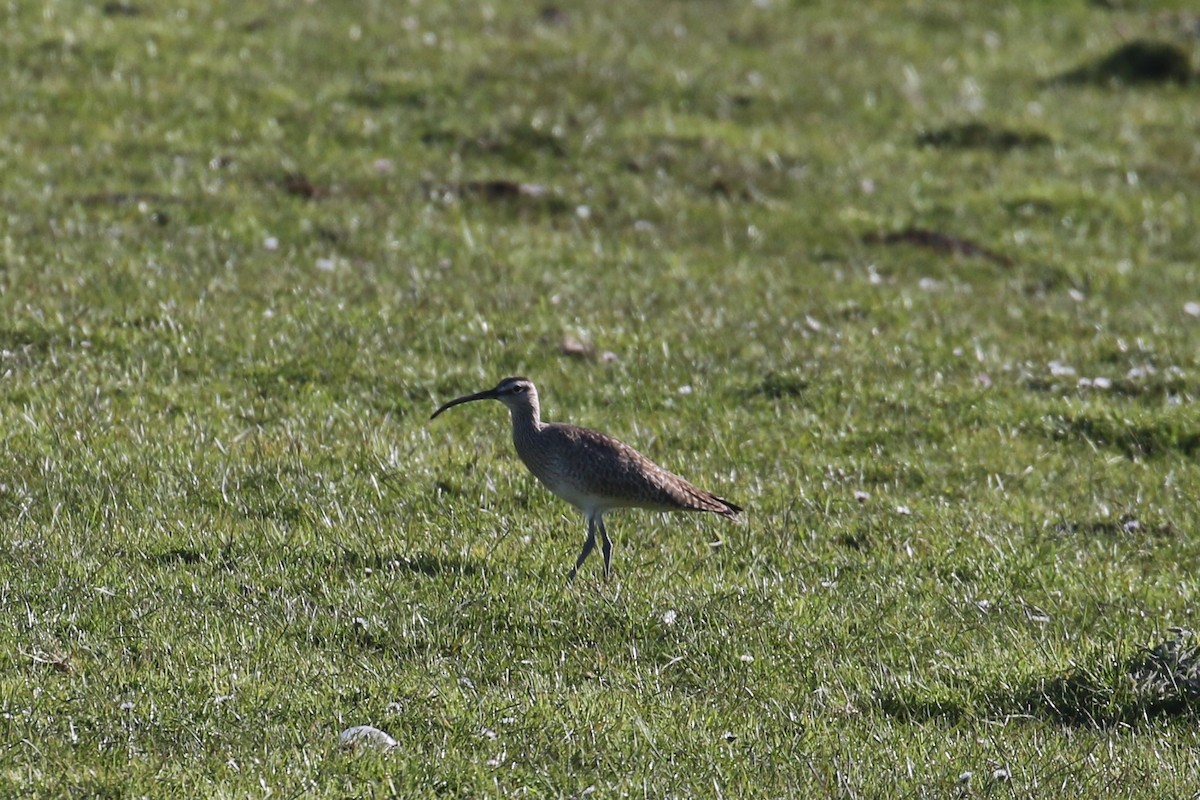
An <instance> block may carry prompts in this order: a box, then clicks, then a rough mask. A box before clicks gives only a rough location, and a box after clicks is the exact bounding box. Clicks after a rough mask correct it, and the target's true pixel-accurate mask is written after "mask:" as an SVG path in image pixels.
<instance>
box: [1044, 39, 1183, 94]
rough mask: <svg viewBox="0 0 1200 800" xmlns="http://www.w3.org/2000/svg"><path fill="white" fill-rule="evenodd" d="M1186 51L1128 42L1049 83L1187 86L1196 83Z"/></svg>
mask: <svg viewBox="0 0 1200 800" xmlns="http://www.w3.org/2000/svg"><path fill="white" fill-rule="evenodd" d="M1196 77H1197V76H1196V73H1195V72H1193V71H1192V63H1191V59H1190V58H1189V56H1188V53H1187V51H1186V50H1184V49H1183V48H1182V47H1180V46H1178V45H1175V44H1171V43H1169V42H1155V41H1150V40H1147V39H1137V40H1134V41H1132V42H1126V43H1125V44H1123V45H1121V46H1120V47H1118V48H1116V49H1115V50H1113V51H1112V52H1111V53H1109V54H1108V55H1106V56H1103V57H1101V58H1098V59H1096V60H1095V61H1091V62H1089V63H1086V64H1081V65H1080V66H1078V67H1076V68H1075V69H1072V70H1068V71H1067V72H1064V73H1062V74H1061V75H1058V76H1056V77H1054V78H1051V79H1050V80H1048V81H1047V82H1046V83H1047V84H1049V85H1051V86H1053V85H1056V84H1058V85H1080V84H1084V85H1087V84H1091V85H1100V86H1109V85H1118V86H1119V85H1140V86H1152V85H1156V84H1178V85H1183V84H1186V83H1190V82H1192V81H1195V80H1196Z"/></svg>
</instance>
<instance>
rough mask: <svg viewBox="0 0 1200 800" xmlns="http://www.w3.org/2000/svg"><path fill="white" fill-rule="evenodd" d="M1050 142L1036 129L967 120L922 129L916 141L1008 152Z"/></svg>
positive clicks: (939, 145)
mask: <svg viewBox="0 0 1200 800" xmlns="http://www.w3.org/2000/svg"><path fill="white" fill-rule="evenodd" d="M1051 143H1052V141H1051V139H1050V137H1049V136H1047V135H1046V134H1044V133H1041V132H1038V131H1017V130H1012V129H1009V128H997V127H994V126H992V125H988V124H986V123H983V122H967V123H964V124H961V125H948V126H946V127H944V128H934V129H931V130H923V131H921V132H920V133H919V134H917V144H918V145H920V146H921V147H933V148H937V149H948V150H991V151H993V152H997V153H1007V152H1008V151H1010V150H1017V149H1020V148H1030V147H1041V146H1043V145H1049V144H1051Z"/></svg>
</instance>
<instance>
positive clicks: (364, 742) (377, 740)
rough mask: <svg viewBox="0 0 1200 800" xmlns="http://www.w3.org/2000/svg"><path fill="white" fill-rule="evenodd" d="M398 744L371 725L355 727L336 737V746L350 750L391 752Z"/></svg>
mask: <svg viewBox="0 0 1200 800" xmlns="http://www.w3.org/2000/svg"><path fill="white" fill-rule="evenodd" d="M398 744H399V742H397V741H396V740H395V739H393V738H392V737H391V736H389V735H388V734H386V733H384V732H383V731H381V730H379V728H376V727H373V726H371V725H355V726H354V727H353V728H346V730H344V731H342V732H341V733H340V734H339V735H338V745H340V746H341V747H344V748H347V749H350V750H359V749H371V750H391V749H392V748H394V747H396V746H397V745H398Z"/></svg>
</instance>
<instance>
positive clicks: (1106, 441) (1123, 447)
mask: <svg viewBox="0 0 1200 800" xmlns="http://www.w3.org/2000/svg"><path fill="white" fill-rule="evenodd" d="M1047 427H1048V433H1049V434H1050V436H1051V438H1053V439H1055V440H1056V441H1069V440H1081V441H1084V442H1087V443H1088V444H1091V445H1094V446H1096V447H1111V448H1113V449H1116V450H1119V451H1120V452H1122V453H1124V454H1125V456H1126V457H1127V458H1131V459H1135V458H1152V457H1155V456H1166V455H1171V454H1173V453H1178V454H1180V455H1184V456H1189V457H1190V456H1195V455H1197V454H1198V453H1200V431H1196V430H1188V429H1186V428H1185V427H1184V426H1183V424H1182V423H1181V422H1180V420H1178V419H1170V418H1163V417H1153V418H1150V419H1143V420H1139V421H1134V420H1129V419H1125V418H1124V417H1118V416H1115V415H1111V414H1106V413H1096V414H1093V413H1087V412H1084V413H1077V414H1075V413H1072V414H1064V415H1062V416H1060V417H1055V418H1052V419H1051V420H1049V423H1048V425H1047Z"/></svg>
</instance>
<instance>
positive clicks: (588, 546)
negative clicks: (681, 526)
mask: <svg viewBox="0 0 1200 800" xmlns="http://www.w3.org/2000/svg"><path fill="white" fill-rule="evenodd" d="M474 400H499V401H500V402H502V403H504V405H506V406H508V410H509V411H510V412H511V413H512V433H513V444H514V445H516V448H517V455H519V456H520V457H521V460H522V461H524V462H525V466H527V467H528V468H529V471H530V472H532V473H533V474H534V475H535V476H536V477H537V479H538V480H540V481H541V482H542V483H543V484H545V486H546V488H547V489H549V490H550V491H551V492H553V493H554V494H556V495H558V496H559V497H561V498H562V499H563V500H566V501H567V502H568V503H570V504H571V505H573V506H575V507H576V508H578V509H579V510H580V511H582V512H583V514H584V516H585V517H587V521H588V533H587V539H586V540H585V541H584V543H583V551H582V552H581V553H580V554H579V558H578V559H577V560H576V562H575V567H574V568H573V569H572V570H571V573H570V576H569V579H571V580H574V578H575V574H576V572H577V571H578V570H579V567H580V566H582V565H583V562H584V561H585V560H586V559H587V557H588V554H590V553H591V552H592V549H593V548H594V547H595V546H596V531H597V529H598V530H599V531H600V536H601V543H602V549H603V552H604V575H605V577H608V575H609V574H610V573H611V570H612V540H611V539H609V538H608V531H607V530H606V529H605V527H604V514H605V513H606V512H608V511H611V510H612V509H614V508H647V509H651V510H654V511H711V512H712V513H714V514H720V515H721V516H724V517H734V516H737V514H738V513H740V512H741V510H742V509H741V508H739V507H738V506H736V505H734V504H733V503H730V502H729V501H728V500H723V499H721V498H720V497H717V496H716V495H715V494H712V493H711V492H706V491H704V490H703V489H698V488H696V487H695V486H693V485H692V484H690V483H688V482H687V481H686V480H684V479H683V478H681V477H679V476H678V475H676V474H675V473H673V472H668V471H667V470H665V469H663V468H662V467H660V466H658V465H657V464H655V463H654V462H653V461H651V460H650V459H648V458H646V457H645V456H643V455H642V454H641V453H639V452H638V451H636V450H634V449H633V448H632V447H630V446H629V445H627V444H625V443H624V442H620V441H618V440H616V439H614V438H612V437H611V436H606V435H604V434H603V433H598V432H597V431H592V430H588V429H587V428H578V427H576V426H574V425H563V424H558V423H548V422H542V421H541V410H540V407H539V405H538V395H537V387H535V386H534V385H533V382H532V381H530V380H529V379H528V378H521V377H515V378H505V379H504V380H502V381H500V383H498V384H496V387H495V388H494V389H489V390H487V391H486V392H477V393H475V394H470V395H466V396H464V397H459V398H456V399H454V400H451V401H450V402H448V403H446V404H445V405H443V406H442V407H441V408H439V409H438V410H437V411H435V412H434V413H433V417H430V419H433V418H434V417H436V416H437V415H438V414H441V413H442V412H443V411H445V410H446V409H448V408H450V407H452V406H456V405H459V404H461V403H469V402H472V401H474Z"/></svg>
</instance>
